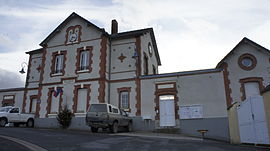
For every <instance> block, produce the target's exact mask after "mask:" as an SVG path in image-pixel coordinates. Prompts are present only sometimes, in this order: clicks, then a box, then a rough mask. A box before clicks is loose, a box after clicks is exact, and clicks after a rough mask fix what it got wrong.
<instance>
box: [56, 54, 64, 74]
mask: <svg viewBox="0 0 270 151" xmlns="http://www.w3.org/2000/svg"><path fill="white" fill-rule="evenodd" d="M63 62H64V55H63V54H61V55H56V56H55V67H54V69H55V70H54V73H56V74H57V73H63Z"/></svg>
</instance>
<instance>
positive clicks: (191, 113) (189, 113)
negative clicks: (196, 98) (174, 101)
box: [180, 105, 203, 119]
mask: <svg viewBox="0 0 270 151" xmlns="http://www.w3.org/2000/svg"><path fill="white" fill-rule="evenodd" d="M194 118H203V107H202V105H185V106H180V119H194Z"/></svg>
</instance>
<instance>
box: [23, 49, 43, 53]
mask: <svg viewBox="0 0 270 151" xmlns="http://www.w3.org/2000/svg"><path fill="white" fill-rule="evenodd" d="M42 51H43V48H38V49H35V50H31V51H28V52H25V53H26V54H35V53H41V52H42Z"/></svg>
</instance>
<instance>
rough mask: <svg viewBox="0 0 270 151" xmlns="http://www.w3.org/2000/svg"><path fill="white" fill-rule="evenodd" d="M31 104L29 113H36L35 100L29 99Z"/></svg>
mask: <svg viewBox="0 0 270 151" xmlns="http://www.w3.org/2000/svg"><path fill="white" fill-rule="evenodd" d="M30 101H31V104H30V109H29V112H30V113H36V107H37V98H36V97H35V98H31V100H30Z"/></svg>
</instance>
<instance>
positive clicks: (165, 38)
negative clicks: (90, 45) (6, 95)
mask: <svg viewBox="0 0 270 151" xmlns="http://www.w3.org/2000/svg"><path fill="white" fill-rule="evenodd" d="M72 12H76V13H77V14H79V15H81V16H82V17H84V18H86V19H88V20H89V21H90V22H92V23H94V24H96V25H97V26H99V27H101V28H105V30H106V31H107V32H110V23H111V20H112V19H116V20H117V21H118V26H119V31H120V32H123V31H129V30H137V29H141V28H148V27H153V28H154V32H155V37H156V41H157V46H158V49H159V54H160V57H161V63H162V66H161V67H159V71H160V73H165V72H178V71H188V70H198V69H207V68H214V67H215V66H216V64H217V63H218V62H219V61H220V60H221V59H222V58H223V57H224V56H225V55H226V54H227V53H228V52H229V51H230V50H231V49H232V48H233V47H234V46H235V45H236V44H237V43H238V42H239V41H240V40H241V39H242V38H243V37H247V38H249V39H251V40H253V41H255V42H257V43H258V44H260V45H262V46H264V47H266V48H270V38H269V37H270V0H112V1H110V0H46V1H45V0H0V25H1V26H0V27H1V28H0V72H1V74H0V82H1V83H0V88H4V87H3V84H2V81H3V79H7V78H6V77H5V76H7V74H6V73H8V75H12V76H13V77H14V78H15V77H16V78H17V80H19V81H21V83H20V84H19V82H16V84H14V82H10V85H9V86H8V87H17V86H24V84H23V82H22V80H24V79H25V75H19V73H18V71H19V70H20V68H21V63H22V62H28V55H26V54H25V53H24V52H26V51H30V50H32V49H36V48H39V47H40V46H39V43H40V42H41V41H43V40H44V39H45V38H46V37H47V36H48V34H50V33H51V32H52V31H53V30H54V29H55V28H56V27H57V26H58V25H59V24H60V23H61V22H62V21H64V20H65V19H66V18H67V17H68V16H69V15H70V14H71V13H72ZM9 79H10V78H9ZM5 81H6V80H5ZM6 82H8V81H6ZM5 87H7V86H5Z"/></svg>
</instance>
